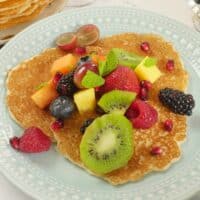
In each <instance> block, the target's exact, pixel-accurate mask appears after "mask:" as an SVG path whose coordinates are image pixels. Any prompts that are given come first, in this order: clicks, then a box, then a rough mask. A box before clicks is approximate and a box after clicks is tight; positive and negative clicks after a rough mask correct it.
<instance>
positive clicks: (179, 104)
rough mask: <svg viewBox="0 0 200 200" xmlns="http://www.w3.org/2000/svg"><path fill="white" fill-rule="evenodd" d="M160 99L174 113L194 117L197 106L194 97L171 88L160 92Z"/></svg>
mask: <svg viewBox="0 0 200 200" xmlns="http://www.w3.org/2000/svg"><path fill="white" fill-rule="evenodd" d="M159 99H160V101H161V102H162V104H163V105H164V106H166V107H168V108H169V109H170V110H171V111H172V112H174V113H176V114H180V115H192V109H193V108H194V106H195V102H194V99H193V96H192V95H190V94H185V93H184V92H182V91H179V90H174V89H171V88H164V89H162V90H160V93H159Z"/></svg>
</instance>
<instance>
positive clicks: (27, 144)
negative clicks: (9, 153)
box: [10, 127, 51, 153]
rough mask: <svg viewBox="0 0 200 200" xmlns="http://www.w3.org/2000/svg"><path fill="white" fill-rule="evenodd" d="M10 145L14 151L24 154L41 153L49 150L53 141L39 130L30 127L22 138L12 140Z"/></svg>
mask: <svg viewBox="0 0 200 200" xmlns="http://www.w3.org/2000/svg"><path fill="white" fill-rule="evenodd" d="M10 144H11V146H12V147H13V148H14V149H16V150H19V151H21V152H24V153H40V152H43V151H48V150H49V148H50V146H51V140H50V138H49V137H48V136H46V135H45V134H44V133H43V132H42V130H40V129H39V128H37V127H30V128H28V129H26V130H25V131H24V134H23V135H22V137H20V138H18V137H14V138H12V139H11V140H10Z"/></svg>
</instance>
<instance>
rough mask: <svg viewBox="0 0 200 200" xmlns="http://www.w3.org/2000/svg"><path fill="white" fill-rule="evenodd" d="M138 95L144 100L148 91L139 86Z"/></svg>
mask: <svg viewBox="0 0 200 200" xmlns="http://www.w3.org/2000/svg"><path fill="white" fill-rule="evenodd" d="M139 97H140V99H141V100H143V101H146V100H147V99H148V91H147V89H146V88H141V89H140V94H139Z"/></svg>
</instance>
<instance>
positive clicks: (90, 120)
mask: <svg viewBox="0 0 200 200" xmlns="http://www.w3.org/2000/svg"><path fill="white" fill-rule="evenodd" d="M93 121H94V119H93V118H90V119H86V120H85V121H84V122H83V124H82V126H81V128H80V132H81V133H82V134H84V132H85V130H86V128H87V127H88V126H89V125H90V124H91V123H92V122H93Z"/></svg>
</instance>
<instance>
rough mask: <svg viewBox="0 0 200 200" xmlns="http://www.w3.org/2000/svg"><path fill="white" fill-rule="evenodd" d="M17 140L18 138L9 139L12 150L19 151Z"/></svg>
mask: <svg viewBox="0 0 200 200" xmlns="http://www.w3.org/2000/svg"><path fill="white" fill-rule="evenodd" d="M19 140H20V139H19V138H18V137H16V136H15V137H13V138H11V139H10V141H9V142H10V145H11V146H12V147H13V149H16V150H19Z"/></svg>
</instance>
